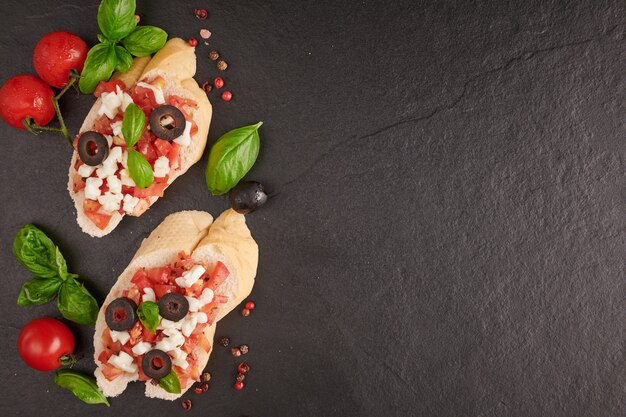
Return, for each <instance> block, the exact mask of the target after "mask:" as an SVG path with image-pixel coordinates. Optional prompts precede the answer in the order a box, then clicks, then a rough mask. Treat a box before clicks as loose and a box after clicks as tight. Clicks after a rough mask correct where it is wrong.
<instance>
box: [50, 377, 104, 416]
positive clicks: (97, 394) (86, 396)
mask: <svg viewBox="0 0 626 417" xmlns="http://www.w3.org/2000/svg"><path fill="white" fill-rule="evenodd" d="M54 382H55V383H56V384H57V385H58V386H60V387H61V388H66V389H68V390H70V391H72V394H74V395H75V396H76V397H77V398H78V399H79V400H81V401H83V402H85V403H87V404H104V405H106V406H107V407H109V406H110V404H109V401H108V400H107V398H106V397H105V396H104V394H103V393H102V391H100V388H98V384H96V380H95V378H92V377H90V376H87V375H84V374H81V373H80V372H77V371H73V370H71V369H61V370H60V371H57V372H56V373H55V374H54Z"/></svg>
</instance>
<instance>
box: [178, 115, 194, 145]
mask: <svg viewBox="0 0 626 417" xmlns="http://www.w3.org/2000/svg"><path fill="white" fill-rule="evenodd" d="M174 142H176V143H178V144H179V145H180V146H189V145H190V144H191V122H188V121H185V130H184V131H183V134H182V135H180V136H179V137H177V138H176V139H174Z"/></svg>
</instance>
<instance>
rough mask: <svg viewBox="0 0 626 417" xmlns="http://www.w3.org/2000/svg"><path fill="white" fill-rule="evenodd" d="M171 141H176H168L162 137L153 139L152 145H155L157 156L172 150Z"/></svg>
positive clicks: (165, 154)
mask: <svg viewBox="0 0 626 417" xmlns="http://www.w3.org/2000/svg"><path fill="white" fill-rule="evenodd" d="M172 143H176V142H168V141H166V140H163V139H157V140H155V141H154V146H155V147H156V149H157V153H158V154H159V156H167V154H169V152H170V151H171V150H172Z"/></svg>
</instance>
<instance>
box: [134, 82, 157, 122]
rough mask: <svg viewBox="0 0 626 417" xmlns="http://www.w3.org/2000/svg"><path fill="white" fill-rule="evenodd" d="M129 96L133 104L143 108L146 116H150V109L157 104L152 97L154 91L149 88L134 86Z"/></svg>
mask: <svg viewBox="0 0 626 417" xmlns="http://www.w3.org/2000/svg"><path fill="white" fill-rule="evenodd" d="M131 97H132V99H133V101H134V102H135V104H136V105H137V106H139V108H141V110H143V112H144V113H145V114H146V117H150V114H151V113H152V110H154V109H155V108H157V107H158V106H159V105H158V104H157V102H156V99H155V98H154V92H153V91H152V90H150V89H149V88H144V87H139V86H135V88H134V89H133V91H132V92H131Z"/></svg>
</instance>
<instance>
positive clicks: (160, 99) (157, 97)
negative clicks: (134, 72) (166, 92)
mask: <svg viewBox="0 0 626 417" xmlns="http://www.w3.org/2000/svg"><path fill="white" fill-rule="evenodd" d="M137 85H138V86H139V87H143V88H148V89H150V90H152V92H153V93H154V101H156V102H157V104H165V97H164V96H163V90H161V89H160V88H159V87H157V86H154V85H152V84H148V83H144V82H138V83H137Z"/></svg>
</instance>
